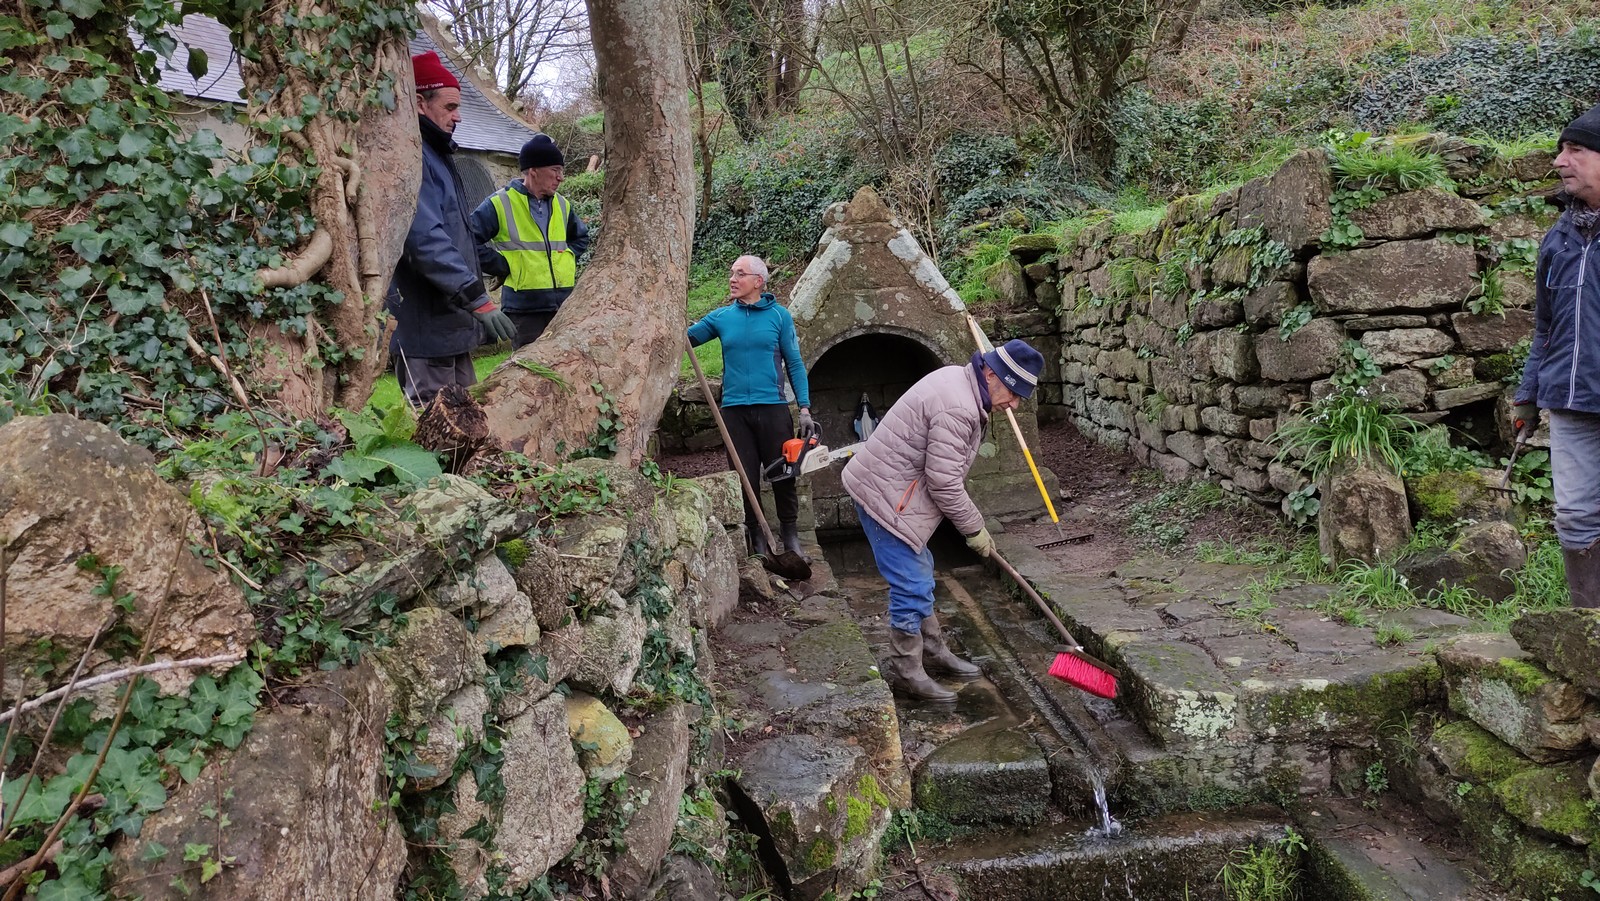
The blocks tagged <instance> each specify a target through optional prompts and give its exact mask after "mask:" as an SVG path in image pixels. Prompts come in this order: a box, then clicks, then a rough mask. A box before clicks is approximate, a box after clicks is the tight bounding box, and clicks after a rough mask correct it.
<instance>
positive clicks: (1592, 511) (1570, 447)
mask: <svg viewBox="0 0 1600 901" xmlns="http://www.w3.org/2000/svg"><path fill="white" fill-rule="evenodd" d="M1547 412H1549V414H1550V469H1551V472H1552V474H1553V476H1554V478H1555V490H1556V537H1557V538H1559V539H1560V540H1561V546H1562V547H1564V548H1566V549H1567V550H1569V551H1581V550H1585V549H1587V548H1589V547H1591V546H1593V545H1594V543H1595V542H1596V541H1600V415H1597V414H1594V413H1580V412H1578V411H1576V410H1549V411H1547Z"/></svg>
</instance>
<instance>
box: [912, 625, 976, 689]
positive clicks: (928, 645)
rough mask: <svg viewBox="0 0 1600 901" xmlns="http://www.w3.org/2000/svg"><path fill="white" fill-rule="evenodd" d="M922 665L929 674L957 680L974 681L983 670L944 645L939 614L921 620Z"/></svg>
mask: <svg viewBox="0 0 1600 901" xmlns="http://www.w3.org/2000/svg"><path fill="white" fill-rule="evenodd" d="M922 665H923V666H924V667H926V668H927V670H928V671H929V672H933V673H946V674H948V675H951V676H955V677H956V678H958V679H976V678H978V677H979V676H981V675H983V670H980V669H978V665H977V664H976V663H973V662H972V661H970V660H963V659H961V658H960V657H957V656H956V652H955V651H952V650H950V646H949V645H947V644H945V643H944V630H943V629H942V628H941V627H940V625H939V614H937V613H932V614H929V615H928V616H926V617H923V620H922Z"/></svg>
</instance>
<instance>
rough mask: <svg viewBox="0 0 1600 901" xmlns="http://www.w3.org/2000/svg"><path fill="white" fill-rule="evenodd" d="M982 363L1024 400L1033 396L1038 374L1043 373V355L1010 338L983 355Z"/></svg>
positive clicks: (1024, 343) (1021, 341) (1020, 341)
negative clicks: (1002, 344)
mask: <svg viewBox="0 0 1600 901" xmlns="http://www.w3.org/2000/svg"><path fill="white" fill-rule="evenodd" d="M983 362H984V364H985V365H987V366H988V367H989V369H990V370H992V371H993V372H994V374H995V375H997V376H999V378H1000V381H1002V382H1004V383H1005V385H1006V387H1007V388H1009V389H1011V393H1012V394H1015V395H1016V396H1018V397H1020V398H1023V399H1024V400H1026V399H1027V398H1030V397H1032V396H1033V389H1034V387H1035V386H1036V385H1038V384H1039V373H1041V372H1043V371H1044V355H1043V354H1041V353H1039V352H1038V351H1036V350H1034V349H1033V348H1031V347H1029V346H1028V343H1027V342H1026V341H1023V340H1022V339H1020V338H1012V339H1011V340H1010V341H1007V342H1006V343H1005V345H1004V346H1002V347H996V348H995V349H994V350H991V351H989V352H988V353H986V354H984V355H983Z"/></svg>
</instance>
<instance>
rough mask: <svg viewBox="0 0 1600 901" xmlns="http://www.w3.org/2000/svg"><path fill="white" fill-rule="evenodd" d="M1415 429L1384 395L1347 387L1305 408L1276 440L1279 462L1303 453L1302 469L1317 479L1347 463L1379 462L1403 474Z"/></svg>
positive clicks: (1358, 387)
mask: <svg viewBox="0 0 1600 901" xmlns="http://www.w3.org/2000/svg"><path fill="white" fill-rule="evenodd" d="M1416 428H1417V424H1416V423H1415V422H1413V421H1411V420H1410V419H1407V418H1406V417H1404V416H1402V415H1400V414H1399V413H1396V412H1395V411H1394V409H1393V405H1392V404H1391V403H1389V402H1388V400H1387V398H1385V397H1384V396H1383V395H1381V394H1377V393H1374V392H1370V391H1368V390H1367V388H1366V387H1365V386H1350V385H1346V386H1342V387H1340V388H1339V390H1337V391H1334V392H1333V393H1331V394H1329V395H1327V396H1326V397H1323V398H1321V399H1320V400H1317V401H1315V402H1314V403H1312V404H1311V405H1310V407H1309V408H1305V409H1302V411H1301V412H1300V414H1299V415H1298V416H1297V417H1295V418H1294V419H1292V420H1290V421H1289V422H1288V423H1286V424H1285V425H1284V426H1283V427H1282V428H1281V429H1279V430H1278V433H1277V434H1276V435H1275V436H1273V441H1274V442H1276V443H1278V444H1280V445H1281V446H1282V447H1283V451H1282V452H1281V453H1280V454H1279V455H1278V459H1279V460H1280V461H1281V460H1283V459H1284V458H1285V457H1288V456H1289V455H1290V454H1292V453H1294V452H1296V451H1304V453H1305V458H1304V460H1303V461H1302V463H1301V466H1302V468H1303V469H1305V470H1306V472H1307V474H1308V475H1310V476H1311V478H1312V479H1313V480H1315V479H1318V478H1320V477H1321V476H1322V475H1323V474H1324V473H1326V472H1327V471H1328V470H1329V469H1331V468H1332V467H1333V465H1334V464H1335V463H1338V462H1340V461H1344V460H1350V461H1361V460H1371V459H1377V460H1381V461H1383V462H1384V463H1386V464H1388V465H1389V466H1390V467H1392V468H1393V469H1394V470H1395V471H1396V472H1398V471H1400V470H1401V468H1402V467H1403V466H1404V463H1405V460H1404V456H1403V453H1402V452H1403V450H1404V449H1405V447H1406V445H1407V438H1408V437H1409V436H1410V434H1411V433H1412V432H1414V431H1416Z"/></svg>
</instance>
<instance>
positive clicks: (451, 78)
mask: <svg viewBox="0 0 1600 901" xmlns="http://www.w3.org/2000/svg"><path fill="white" fill-rule="evenodd" d="M411 74H413V75H415V76H416V78H417V91H418V92H421V91H433V90H437V89H439V88H459V87H461V82H459V81H457V80H456V77H455V75H453V74H451V72H450V70H449V69H446V68H445V67H444V63H442V62H440V61H439V54H437V53H434V52H433V51H432V50H429V51H428V52H427V53H419V54H417V55H416V56H413V57H411Z"/></svg>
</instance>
